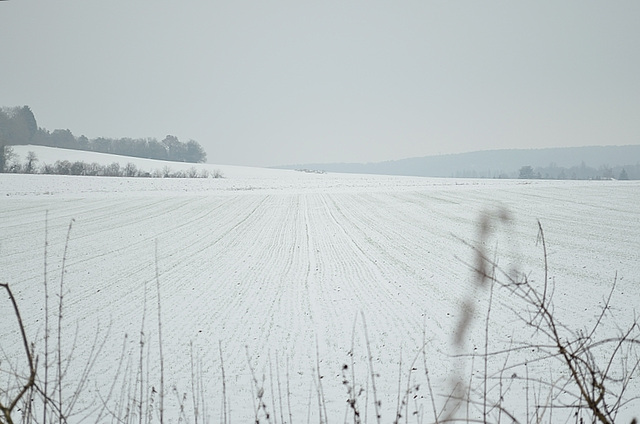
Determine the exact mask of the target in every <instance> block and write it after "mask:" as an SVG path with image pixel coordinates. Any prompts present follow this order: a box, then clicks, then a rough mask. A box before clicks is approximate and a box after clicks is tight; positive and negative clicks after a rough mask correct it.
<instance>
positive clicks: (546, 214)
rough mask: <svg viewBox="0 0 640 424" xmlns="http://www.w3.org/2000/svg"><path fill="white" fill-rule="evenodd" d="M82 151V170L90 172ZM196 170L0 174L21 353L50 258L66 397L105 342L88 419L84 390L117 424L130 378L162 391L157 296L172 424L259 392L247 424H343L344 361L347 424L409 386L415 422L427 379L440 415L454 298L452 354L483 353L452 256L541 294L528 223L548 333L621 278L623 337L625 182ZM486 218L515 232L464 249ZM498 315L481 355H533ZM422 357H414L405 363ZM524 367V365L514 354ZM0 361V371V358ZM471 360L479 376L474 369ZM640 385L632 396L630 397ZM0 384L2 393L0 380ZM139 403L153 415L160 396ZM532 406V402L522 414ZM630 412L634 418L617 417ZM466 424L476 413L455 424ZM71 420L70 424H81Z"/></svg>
mask: <svg viewBox="0 0 640 424" xmlns="http://www.w3.org/2000/svg"><path fill="white" fill-rule="evenodd" d="M38 149H42V148H38ZM22 150H24V151H22ZM27 150H33V149H32V148H26V147H19V148H16V153H18V154H23V155H24V154H26V151H27ZM53 150H55V149H53ZM63 153H64V152H62V154H63ZM56 154H61V152H57V153H56ZM79 154H82V155H83V157H84V158H85V159H84V160H86V161H94V156H92V155H91V154H88V153H79ZM47 155H53V153H52V152H51V151H49V150H47V149H43V150H38V157H39V158H40V160H41V161H45V160H49V161H54V158H53V157H49V156H47ZM73 160H75V159H73ZM105 160H107V161H108V162H107V163H111V162H113V160H114V159H113V157H106V158H105ZM127 161H129V159H126V160H125V161H124V163H126V162H127ZM138 166H139V167H140V165H138ZM199 166H202V167H210V169H219V170H221V171H222V173H223V175H224V177H225V178H222V179H193V180H189V179H145V178H133V179H128V178H110V177H68V176H67V177H65V176H46V175H10V174H0V198H1V200H0V269H1V270H2V271H1V274H0V275H1V277H0V278H1V279H2V282H8V283H10V285H11V287H12V288H13V291H14V292H15V293H16V294H17V297H18V302H19V305H20V308H21V311H22V315H23V319H24V321H25V324H26V327H27V330H28V334H29V337H30V340H31V341H36V342H37V343H38V346H39V348H40V349H41V346H42V343H43V335H44V326H45V324H44V301H45V295H44V284H43V281H44V271H45V259H46V270H47V274H46V277H47V281H48V284H49V287H48V290H49V295H50V299H49V302H50V303H51V305H50V311H49V313H50V321H51V326H52V329H53V328H54V327H55V325H57V314H58V311H57V308H58V303H57V302H58V300H59V297H58V293H59V289H60V283H61V275H62V266H63V261H64V280H63V288H62V292H63V295H64V297H63V308H64V309H63V318H62V325H63V328H62V337H63V340H62V343H63V351H64V352H72V355H71V366H70V368H69V371H68V377H67V379H68V380H67V382H68V384H69V386H68V387H65V390H66V391H68V393H70V392H71V391H72V388H71V384H72V382H73V381H74V376H77V375H78V374H79V373H80V372H81V371H82V366H83V360H84V359H83V358H86V357H87V355H88V352H89V351H90V349H91V348H92V346H94V345H95V344H96V342H95V340H96V334H98V338H97V340H98V341H99V343H101V342H102V341H103V340H104V341H106V342H105V344H104V346H103V347H102V350H101V353H100V357H99V359H98V361H96V363H95V365H94V366H93V369H92V374H91V376H90V379H89V382H88V383H87V386H86V387H85V388H84V390H83V394H82V397H83V399H84V401H88V400H92V399H93V400H94V401H95V402H96V405H97V406H100V403H101V401H99V400H96V399H99V397H98V396H97V393H99V394H100V396H102V398H103V399H106V397H107V394H108V392H109V390H110V387H111V384H112V382H113V381H116V382H117V383H116V387H115V388H114V392H117V393H118V394H117V395H113V394H112V396H111V398H110V399H109V400H108V401H107V404H108V405H109V407H110V408H111V410H116V409H117V408H120V409H119V410H118V411H119V414H120V415H121V416H123V415H124V412H123V408H125V406H123V405H126V404H127V403H128V402H131V399H135V401H136V402H138V400H139V396H138V395H137V393H138V392H139V388H137V387H138V384H139V380H140V370H141V369H142V379H143V382H144V386H145V390H144V391H143V392H144V393H145V395H144V396H143V397H145V398H146V396H152V395H150V393H151V387H152V386H153V388H154V390H156V391H157V390H160V359H159V352H160V348H159V337H158V328H159V327H158V296H157V295H158V284H159V292H160V305H161V323H162V327H161V332H162V353H163V360H164V391H165V397H164V408H165V410H166V414H167V417H168V418H170V419H171V420H173V422H177V420H178V416H179V406H178V404H179V403H180V399H182V398H183V393H186V394H187V395H186V398H185V401H184V404H185V405H184V406H185V411H186V412H185V415H186V416H187V417H188V418H189V421H192V418H191V417H193V415H194V413H193V408H194V403H193V401H192V395H194V394H196V395H198V396H197V397H198V398H200V401H202V402H204V403H206V410H205V412H204V414H203V412H202V406H200V407H199V412H198V414H200V415H206V416H207V417H208V420H209V421H211V422H217V421H220V422H222V421H223V420H224V417H225V412H226V414H227V415H226V418H227V420H228V421H230V422H235V423H240V422H249V421H253V420H254V418H255V408H257V407H258V406H257V405H256V402H257V396H256V392H258V391H260V390H261V389H263V390H264V396H263V398H262V399H263V400H264V401H265V404H266V409H267V410H268V411H269V413H270V416H269V419H268V420H267V419H266V416H265V415H264V408H263V409H262V410H261V411H260V415H259V419H260V420H261V422H263V421H264V422H266V421H269V422H290V415H289V414H290V413H291V415H292V416H293V422H307V420H310V421H311V422H319V421H320V419H321V415H322V416H323V417H324V414H325V412H326V414H327V416H326V417H324V418H325V419H326V421H328V422H343V421H344V420H345V416H346V414H347V411H348V409H349V408H348V405H347V402H346V400H347V398H348V394H347V385H345V384H343V379H344V378H343V374H342V368H343V365H344V364H347V365H349V370H348V373H347V375H348V377H349V380H350V384H351V383H353V382H352V381H351V368H352V365H354V366H355V379H356V381H355V384H356V385H359V386H362V388H363V389H364V391H363V392H362V395H361V397H360V398H359V405H360V409H361V411H362V414H363V417H364V415H365V413H366V414H368V416H367V420H368V422H376V419H375V412H374V395H375V396H376V399H377V400H378V401H380V406H381V414H382V421H383V422H392V421H393V420H394V419H395V413H396V410H397V408H398V400H397V398H398V393H401V395H403V394H404V393H405V392H406V388H407V385H408V382H407V379H406V378H407V376H408V375H409V371H410V370H411V369H414V370H413V371H412V373H411V376H412V379H414V380H412V382H413V383H415V384H420V387H419V389H418V390H417V392H415V393H414V392H412V393H411V396H409V398H410V402H409V408H408V412H409V414H410V415H411V414H412V412H413V411H417V414H416V417H412V418H411V419H410V420H411V421H410V422H431V421H433V420H434V418H433V413H432V412H431V400H430V398H429V395H428V391H427V385H426V384H425V383H426V379H425V372H424V371H425V370H424V365H425V362H426V365H427V366H428V367H429V372H430V374H429V376H430V377H431V378H432V381H431V383H432V384H433V385H434V389H435V391H436V392H437V393H438V395H437V396H436V403H437V404H438V408H440V407H441V406H442V405H443V404H444V402H445V397H442V396H440V395H444V394H446V393H448V392H449V391H450V390H451V389H450V387H449V384H450V381H451V379H452V376H456V375H458V374H463V375H465V379H466V381H468V379H469V376H470V375H471V372H466V371H462V372H461V371H460V370H461V369H465V368H464V367H467V368H468V369H470V368H471V366H472V361H471V359H469V360H462V359H459V358H458V359H456V358H454V357H452V355H455V354H456V353H460V348H455V347H453V345H452V343H453V342H452V341H453V333H454V330H455V328H456V325H457V324H458V322H459V320H460V317H461V314H462V308H463V305H464V304H465V301H469V299H470V298H471V302H472V304H475V305H476V308H475V310H474V316H475V318H476V319H475V321H474V325H473V326H472V328H471V330H470V331H469V332H467V333H465V345H464V347H463V350H464V352H468V353H473V352H477V350H478V349H484V324H483V323H484V319H485V317H486V312H487V304H488V295H489V294H488V292H487V291H486V290H475V288H474V284H475V283H474V276H473V273H472V272H471V270H470V266H469V264H470V263H473V260H474V256H473V252H472V249H471V248H470V247H469V246H468V245H467V244H466V243H469V244H471V245H476V244H477V243H482V242H484V243H485V247H486V248H487V249H488V250H489V251H490V252H492V255H493V254H495V257H496V259H497V261H498V262H499V263H500V265H501V266H504V268H505V269H511V268H513V267H515V268H517V269H518V270H519V271H520V272H523V273H525V274H527V275H528V276H529V278H530V279H531V280H533V281H538V282H541V281H542V279H543V278H544V258H543V254H542V245H541V243H539V242H538V243H537V235H538V224H537V221H536V220H538V219H539V220H540V222H541V223H542V226H543V228H544V234H545V237H546V244H547V250H548V261H549V277H550V279H551V281H553V282H554V287H555V290H554V293H553V296H554V297H553V298H554V302H555V314H556V316H557V317H558V318H559V319H561V320H563V321H564V322H565V323H567V324H568V325H569V326H570V327H572V328H575V329H581V328H585V327H588V326H589V325H591V324H593V323H594V322H595V319H596V317H595V315H596V314H597V313H598V312H599V309H598V307H599V306H601V305H602V302H603V298H605V297H606V296H607V294H608V293H609V291H610V289H611V285H612V283H613V281H614V278H616V275H617V286H616V288H615V290H614V293H613V297H612V302H611V303H612V305H613V306H612V307H611V314H612V316H613V318H614V322H615V323H617V324H618V325H620V326H622V327H624V326H625V325H627V324H629V323H631V321H632V320H633V318H634V316H635V314H637V312H638V311H637V307H638V305H639V304H640V302H639V300H640V209H639V208H638V206H639V205H640V182H618V181H606V182H605V181H602V182H589V181H586V182H585V181H583V182H572V181H527V182H525V181H521V180H469V179H461V180H456V179H426V178H410V177H389V176H373V175H367V176H362V175H339V174H308V173H303V172H296V171H284V170H270V169H255V168H242V167H225V166H216V165H199ZM502 208H504V209H506V210H508V212H509V215H510V217H511V220H510V221H509V222H508V223H499V222H497V221H493V226H492V229H493V233H492V234H493V236H492V237H491V238H489V239H485V240H478V222H479V220H480V219H481V217H482V216H485V215H486V214H489V215H491V214H495V213H497V212H496V211H498V210H501V209H502ZM71 223H72V225H71V229H70V232H69V228H70V224H71ZM67 236H68V237H69V238H68V245H66V249H67V253H66V258H64V257H63V252H64V251H65V240H66V238H67ZM45 252H46V258H45ZM156 272H157V278H156ZM2 296H3V297H2V303H0V308H2V309H1V311H2V312H1V316H2V320H0V343H1V346H2V350H3V351H4V355H6V356H7V357H8V358H9V359H11V361H13V364H14V366H22V363H21V362H20V361H23V360H24V358H23V357H22V356H21V355H20V352H21V350H20V349H21V345H20V344H19V341H20V339H19V337H18V332H17V326H16V323H15V320H14V318H13V315H12V314H11V310H10V305H9V303H8V301H6V300H5V298H6V296H5V295H4V294H3V295H2ZM494 304H495V310H492V315H491V324H490V343H491V349H490V350H498V349H499V348H500V347H504V346H508V343H509V342H510V341H511V340H514V341H516V342H517V341H526V340H529V337H530V335H529V333H528V332H527V331H528V330H525V329H523V326H522V325H521V324H520V323H519V322H518V321H517V319H516V318H515V316H514V315H513V314H512V313H511V312H510V311H509V310H508V307H509V306H511V305H514V300H513V299H511V298H510V297H509V296H508V294H507V293H506V292H504V291H500V290H497V291H496V292H495V293H494ZM608 328H610V329H612V330H611V331H614V330H615V327H613V326H610V327H608ZM141 330H143V334H144V336H143V338H144V346H143V349H144V350H143V355H144V358H145V359H144V361H143V364H142V366H141V365H140V359H139V358H140V337H141ZM365 330H366V333H365ZM367 335H368V343H367V340H366V336H367ZM609 335H615V334H614V333H610V334H609ZM423 345H424V346H425V348H424V352H425V358H423V356H419V360H418V361H417V362H416V363H412V361H413V360H414V357H416V355H417V354H418V353H419V352H420V349H421V347H422V346H423ZM367 348H369V349H370V351H371V356H372V364H373V368H374V370H375V375H376V378H375V390H373V387H372V382H371V381H370V378H368V376H369V374H370V373H369V371H368V367H369V359H368V351H367ZM123 352H124V353H123ZM520 355H524V359H523V360H525V361H526V360H527V357H526V355H527V354H526V353H525V354H523V353H520ZM531 355H534V353H531ZM423 359H426V361H424V360H423ZM39 360H40V361H41V362H40V364H42V361H43V359H42V357H40V359H39ZM503 360H504V358H501V359H500V360H499V361H500V364H498V363H497V362H496V361H494V363H493V365H492V366H494V368H495V367H496V366H497V367H499V366H500V365H501V364H502V362H501V361H503ZM0 361H1V362H0V369H2V371H3V372H6V368H5V364H8V362H7V360H6V359H4V358H2V359H0ZM481 362H482V361H481V360H480V359H476V360H475V362H473V367H474V370H476V371H475V372H477V371H478V368H479V367H480V366H481V365H482V364H481ZM548 364H551V366H547V365H544V364H539V365H537V366H538V368H531V369H529V372H532V373H533V372H536V371H537V372H540V373H541V375H540V378H549V380H550V381H552V380H553V379H554V378H556V377H558V375H554V373H557V374H561V373H562V370H561V368H560V366H559V364H558V363H557V362H553V361H551V362H549V363H548ZM251 369H253V375H254V376H255V381H254V379H253V378H252V371H251ZM400 370H401V372H400V375H401V376H402V379H401V380H400V381H399V379H398V376H399V371H400ZM223 371H224V380H223V374H222V373H223ZM515 372H516V371H508V374H509V376H511V375H512V373H513V374H515ZM517 372H521V371H519V370H518V371H517ZM636 372H637V371H636ZM474 375H476V374H474ZM319 376H321V377H322V378H319ZM637 377H640V374H639V375H637ZM637 377H636V378H635V380H634V385H632V386H631V388H630V389H629V390H630V393H629V394H631V395H634V394H635V395H640V386H639V385H638V380H640V378H637ZM5 380H8V377H7V375H2V376H0V381H5ZM194 382H195V383H198V384H197V385H196V387H195V388H194V386H192V384H193V383H194ZM223 382H224V383H225V385H224V390H223ZM472 384H477V382H476V381H472ZM399 385H400V387H399ZM512 390H513V395H514V396H515V397H517V398H518V399H519V402H520V403H517V402H516V404H517V405H518V406H517V407H518V408H521V410H519V411H516V412H518V414H520V417H523V416H524V415H526V413H527V412H529V413H530V415H531V411H532V410H533V409H531V410H530V411H524V410H522V408H524V406H523V405H525V400H524V397H525V392H524V391H522V390H524V389H523V388H521V387H518V386H517V385H515V386H514V387H513V389H512ZM536 390H538V389H536ZM531 392H534V389H533V388H531ZM153 396H155V398H154V399H155V402H156V403H155V406H154V408H155V411H156V412H154V413H157V411H158V408H159V405H158V399H159V397H158V395H157V394H155V395H153ZM414 396H415V397H414ZM526 396H530V397H531V402H530V403H529V404H530V405H533V404H534V400H533V395H532V394H529V392H527V395H526ZM319 398H320V399H321V401H320V402H319ZM548 402H553V400H548ZM148 403H149V399H147V402H146V404H148ZM319 403H320V404H322V405H323V406H322V407H319ZM538 403H540V399H538ZM530 407H531V408H533V406H530ZM639 407H640V404H639V403H638V402H636V403H635V404H631V405H630V406H629V407H628V410H629V411H634V410H635V411H637V410H638V408H639ZM136 408H137V406H136ZM78 409H79V408H78ZM403 409H404V408H403ZM478 413H479V412H478V411H477V410H475V409H474V408H473V407H472V408H471V411H470V412H469V414H470V415H471V416H474V417H475V416H477V414H478ZM553 413H554V414H557V415H556V416H559V415H560V414H567V412H566V411H562V410H560V411H558V410H556V411H554V412H553ZM92 414H94V415H93V416H92V417H94V418H95V412H92ZM465 414H466V412H465ZM403 415H404V414H403ZM463 415H464V414H463ZM81 416H82V411H80V414H79V415H78V416H76V417H75V419H79V418H80V417H81ZM131 416H135V413H132V415H131ZM131 416H129V418H130V419H133V418H131ZM521 419H522V420H524V418H521ZM548 419H549V416H548V415H547V416H546V417H545V420H548ZM350 420H351V421H353V418H350ZM90 421H92V420H90ZM108 421H110V419H108ZM403 422H404V418H403Z"/></svg>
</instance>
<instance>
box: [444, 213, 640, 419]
mask: <svg viewBox="0 0 640 424" xmlns="http://www.w3.org/2000/svg"><path fill="white" fill-rule="evenodd" d="M492 219H495V220H498V221H500V222H505V221H506V220H507V219H508V215H507V214H506V213H503V212H501V213H499V214H498V216H497V218H492V217H490V216H488V215H487V216H485V218H484V219H483V221H482V222H481V224H480V235H481V237H480V240H481V241H486V240H487V238H488V236H489V231H490V228H491V226H492V225H493V222H492ZM538 241H539V242H541V244H542V249H543V256H544V281H543V284H542V287H538V285H536V284H535V283H534V282H533V281H531V280H530V279H529V278H528V277H527V276H524V275H518V274H515V275H514V273H513V272H506V271H505V270H504V269H503V268H501V267H500V266H499V265H498V262H497V260H496V259H495V258H494V259H492V258H490V257H489V255H488V254H487V252H486V251H485V248H484V244H483V243H480V244H479V245H478V246H470V245H468V244H467V245H468V246H470V247H471V248H472V249H473V251H474V252H475V265H474V266H472V269H473V272H474V273H475V275H476V281H477V285H476V287H478V288H487V287H488V289H489V290H490V298H489V305H488V309H487V314H486V320H485V346H484V352H483V354H482V355H483V360H484V375H483V376H482V385H481V388H480V389H477V390H474V391H473V395H471V393H469V394H467V395H466V396H465V395H461V394H460V391H458V392H457V394H456V395H455V397H456V400H457V401H458V402H460V403H466V404H467V406H469V405H474V406H475V407H477V408H479V409H480V411H481V413H482V416H483V421H484V422H487V421H488V420H489V416H490V415H491V414H492V413H493V414H495V417H496V419H497V421H498V422H500V419H501V418H502V415H506V416H508V417H509V420H511V421H512V422H520V421H519V420H518V419H517V418H516V413H515V412H514V411H510V410H509V409H508V407H507V406H506V404H505V395H506V394H507V393H508V391H509V387H510V385H511V384H513V382H514V381H520V382H521V383H523V384H524V385H525V387H526V393H527V394H526V421H527V422H528V421H531V420H535V421H536V422H541V421H542V420H543V419H547V418H544V415H545V414H548V420H549V422H553V419H554V418H553V413H554V410H569V411H573V412H572V414H573V415H574V416H575V417H576V420H579V422H582V420H584V419H585V418H586V419H588V420H590V421H592V422H599V423H601V424H611V423H614V422H616V419H617V416H618V413H619V412H620V411H621V409H622V408H623V407H624V406H626V405H628V404H629V403H630V402H632V401H634V400H638V399H639V398H640V397H639V396H637V395H631V396H628V395H627V392H628V389H629V388H630V384H631V380H632V378H634V377H635V376H636V375H637V372H638V370H639V369H640V356H639V351H640V326H639V322H638V318H637V317H634V319H633V320H632V322H631V324H629V325H628V326H627V327H625V328H620V327H618V326H617V323H616V322H615V321H614V322H613V325H615V326H616V327H617V328H618V330H617V335H614V336H608V337H605V338H598V337H597V333H598V330H599V329H600V328H601V327H602V326H603V325H604V322H605V318H609V319H613V317H612V316H611V315H610V309H611V299H612V295H613V293H614V290H615V287H616V283H617V276H616V277H615V278H614V282H613V284H612V286H611V290H610V292H609V294H608V296H607V298H606V299H604V304H603V306H602V308H601V310H600V312H599V315H598V317H597V319H596V322H595V324H593V326H592V327H591V328H590V329H584V330H573V329H571V328H569V327H568V326H567V325H565V324H563V323H562V322H561V321H560V320H559V319H558V317H557V316H556V314H555V313H554V311H555V310H554V304H553V293H554V289H555V287H554V284H551V283H550V281H549V264H548V258H547V247H546V240H545V236H544V232H543V228H542V224H541V223H540V222H539V221H538ZM494 286H495V287H497V288H498V289H502V290H505V291H506V292H507V293H508V294H509V295H510V299H511V300H512V301H513V303H512V305H511V306H510V309H511V311H512V313H513V314H514V315H515V316H516V318H517V319H518V320H519V321H520V322H522V323H523V324H524V325H525V328H528V329H529V330H531V333H532V334H531V339H530V340H539V338H540V337H542V342H538V341H528V342H521V343H519V344H516V345H515V346H513V345H511V346H509V347H508V348H506V349H501V350H495V351H490V350H489V341H490V336H489V326H490V313H491V299H492V298H493V287H494ZM516 302H517V303H516ZM467 305H468V306H467V307H468V308H469V310H468V311H467V312H466V313H465V314H464V317H463V319H462V320H461V322H460V324H459V325H460V326H459V329H458V333H457V334H456V343H457V344H458V345H459V344H461V340H462V336H463V335H464V334H465V331H466V329H467V328H468V326H469V323H470V320H471V316H472V314H473V312H474V311H473V309H472V306H471V305H470V304H467ZM525 351H528V352H535V355H536V356H535V358H534V359H528V360H527V361H523V362H516V363H513V364H509V365H508V363H509V355H511V354H513V353H515V352H525ZM460 356H467V355H460ZM499 357H504V362H503V365H502V368H501V369H500V370H499V371H498V372H497V373H496V374H493V373H490V372H489V371H488V368H487V361H488V359H490V358H493V359H497V358H499ZM550 360H554V361H558V362H559V364H560V369H561V372H560V373H559V374H560V376H559V377H556V378H554V377H553V376H552V375H550V376H549V377H548V378H543V377H542V376H538V377H537V378H534V377H532V376H530V375H529V369H528V368H527V365H529V364H532V363H535V362H539V363H545V364H547V363H549V361H550ZM616 367H617V368H616ZM518 368H524V369H525V370H526V372H525V373H524V374H525V376H524V377H519V376H518V374H517V373H516V372H515V371H512V370H515V369H518ZM552 369H553V366H552V364H550V363H549V371H550V372H551V370H552ZM506 370H510V372H513V374H512V378H511V381H510V383H509V385H508V386H507V387H506V388H505V387H504V386H505V385H504V373H505V371H506ZM490 383H492V384H491V385H490ZM493 383H495V385H494V384H493ZM532 385H533V386H534V387H535V386H537V387H538V390H537V392H536V391H534V402H533V403H534V408H535V415H534V416H531V415H530V409H529V408H530V406H529V390H530V386H532ZM494 389H495V390H497V391H498V396H497V398H495V399H493V400H492V399H491V398H492V394H493V393H494ZM543 391H546V393H547V395H546V396H545V395H544V393H543ZM478 398H479V399H478ZM449 419H450V420H452V421H455V420H454V419H453V418H452V417H449ZM634 421H635V420H634Z"/></svg>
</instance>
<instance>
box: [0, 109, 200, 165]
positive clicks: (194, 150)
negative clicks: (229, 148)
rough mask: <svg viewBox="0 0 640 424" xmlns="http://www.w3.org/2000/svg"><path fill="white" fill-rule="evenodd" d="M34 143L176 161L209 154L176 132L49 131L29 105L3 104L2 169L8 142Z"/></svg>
mask: <svg viewBox="0 0 640 424" xmlns="http://www.w3.org/2000/svg"><path fill="white" fill-rule="evenodd" d="M25 144H34V145H40V146H49V147H60V148H64V149H74V150H87V151H91V152H100V153H111V154H114V155H122V156H132V157H137V158H146V159H157V160H168V161H173V162H189V163H202V162H206V160H207V154H206V153H205V151H204V149H203V148H202V146H201V145H200V144H199V143H198V142H197V141H195V140H189V141H187V142H186V143H183V142H181V141H180V140H178V138H177V137H175V136H173V135H167V136H166V137H165V138H164V139H163V140H162V141H158V140H157V139H155V138H126V137H125V138H118V139H115V138H106V137H98V138H94V139H89V138H87V137H85V136H84V135H81V136H79V137H76V136H74V135H73V133H72V132H71V131H69V130H68V129H65V130H63V129H56V130H53V131H51V132H50V131H49V130H47V129H45V128H40V127H38V124H37V122H36V118H35V116H34V114H33V112H32V111H31V108H29V106H22V107H1V108H0V172H4V170H5V162H6V153H5V147H6V146H15V145H25Z"/></svg>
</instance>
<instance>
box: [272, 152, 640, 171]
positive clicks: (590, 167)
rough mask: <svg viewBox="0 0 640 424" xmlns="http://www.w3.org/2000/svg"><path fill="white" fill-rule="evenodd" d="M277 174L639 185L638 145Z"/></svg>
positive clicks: (327, 166)
mask: <svg viewBox="0 0 640 424" xmlns="http://www.w3.org/2000/svg"><path fill="white" fill-rule="evenodd" d="M279 168H284V169H305V170H312V171H324V172H347V173H358V174H383V175H408V176H416V177H442V178H447V177H454V178H522V179H547V180H549V179H553V180H611V179H616V180H626V179H629V180H640V144H638V145H626V146H584V147H556V148H545V149H503V150H483V151H476V152H468V153H458V154H448V155H438V156H424V157H416V158H407V159H400V160H393V161H386V162H375V163H314V164H297V165H285V166H281V167H279Z"/></svg>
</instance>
